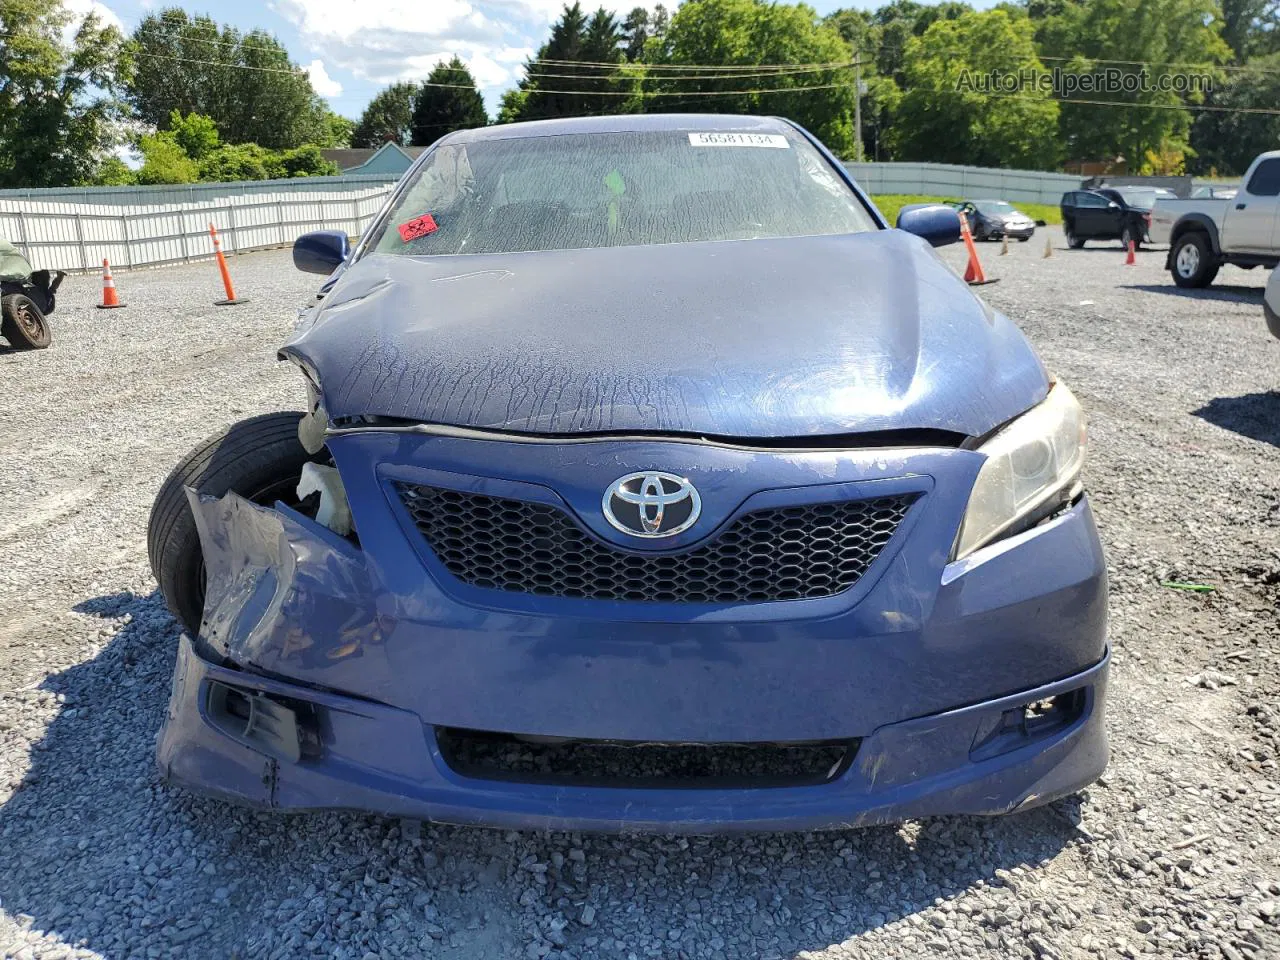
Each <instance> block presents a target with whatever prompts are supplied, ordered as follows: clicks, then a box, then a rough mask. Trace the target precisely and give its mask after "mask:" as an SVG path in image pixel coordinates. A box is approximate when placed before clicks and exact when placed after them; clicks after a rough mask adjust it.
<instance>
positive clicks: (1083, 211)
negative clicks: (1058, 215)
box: [1076, 193, 1115, 237]
mask: <svg viewBox="0 0 1280 960" xmlns="http://www.w3.org/2000/svg"><path fill="white" fill-rule="evenodd" d="M1110 202H1111V201H1110V200H1108V199H1107V198H1106V197H1104V196H1102V195H1101V194H1098V193H1078V194H1076V234H1077V235H1078V236H1081V237H1107V236H1113V235H1114V234H1115V230H1114V228H1113V227H1111V225H1110V222H1111V219H1112V217H1111V211H1110V210H1109V209H1108V204H1109V203H1110Z"/></svg>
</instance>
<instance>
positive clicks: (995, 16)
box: [891, 9, 1059, 169]
mask: <svg viewBox="0 0 1280 960" xmlns="http://www.w3.org/2000/svg"><path fill="white" fill-rule="evenodd" d="M1032 35H1033V28H1032V25H1031V22H1030V21H1029V20H1028V19H1027V17H1026V16H1025V15H1023V14H1021V13H1011V12H1010V11H1008V10H1004V9H997V10H988V11H984V12H981V13H977V12H969V13H966V14H964V15H963V16H961V17H959V18H957V19H954V20H947V19H939V20H935V21H934V22H933V24H932V25H931V26H929V27H928V29H926V30H925V32H924V34H923V35H921V36H919V37H913V38H912V39H911V40H910V41H909V42H908V43H907V48H906V54H905V59H904V63H903V76H904V78H905V83H904V85H903V93H902V97H901V100H900V102H899V103H898V105H897V110H896V112H895V116H894V127H893V130H892V136H891V139H892V142H893V147H894V150H895V156H897V157H900V158H901V159H904V160H927V161H934V162H942V163H969V164H977V165H979V166H988V167H1029V168H1033V169H1052V168H1053V167H1055V166H1056V165H1057V163H1058V159H1059V158H1058V144H1057V130H1058V104H1057V102H1056V101H1055V100H1053V99H1052V97H1051V96H1050V95H1049V94H1048V93H1046V92H1045V91H1043V90H1038V89H1031V90H1024V91H1023V92H1021V93H1013V94H1012V95H1007V96H1006V95H1002V94H1000V93H998V92H997V93H992V92H985V91H984V90H983V89H982V88H981V81H982V78H983V77H984V76H986V75H989V74H990V73H991V72H992V71H993V70H997V69H998V70H1000V71H1006V72H1012V73H1013V74H1014V75H1016V76H1027V77H1040V76H1043V75H1044V74H1045V70H1044V66H1043V65H1042V64H1041V62H1040V60H1039V58H1038V57H1037V56H1036V49H1035V43H1034V40H1033V36H1032Z"/></svg>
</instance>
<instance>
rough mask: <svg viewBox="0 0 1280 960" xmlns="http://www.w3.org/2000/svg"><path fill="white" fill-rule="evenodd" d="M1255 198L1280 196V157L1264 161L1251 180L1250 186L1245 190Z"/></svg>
mask: <svg viewBox="0 0 1280 960" xmlns="http://www.w3.org/2000/svg"><path fill="white" fill-rule="evenodd" d="M1245 189H1246V190H1247V191H1248V192H1249V193H1251V194H1253V195H1254V196H1255V197H1275V196H1280V157H1273V158H1272V159H1270V160H1263V161H1262V162H1261V163H1260V164H1258V169H1256V170H1254V171H1253V176H1252V177H1250V178H1249V186H1247V187H1246V188H1245Z"/></svg>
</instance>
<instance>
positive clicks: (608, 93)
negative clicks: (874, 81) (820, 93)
mask: <svg viewBox="0 0 1280 960" xmlns="http://www.w3.org/2000/svg"><path fill="white" fill-rule="evenodd" d="M572 79H574V80H591V79H603V78H595V77H573V78H572ZM422 86H424V87H444V88H448V89H451V90H474V89H475V87H472V86H470V85H468V84H465V83H429V82H425V81H424V82H423V84H422ZM852 86H854V84H853V83H852V82H850V83H820V84H801V85H800V86H795V87H770V88H766V89H758V90H560V89H552V90H541V89H539V88H537V87H533V88H531V89H528V90H527V91H525V92H527V93H557V94H563V95H569V96H582V97H740V96H745V95H747V94H757V93H805V92H808V91H809V90H835V89H838V88H844V87H852Z"/></svg>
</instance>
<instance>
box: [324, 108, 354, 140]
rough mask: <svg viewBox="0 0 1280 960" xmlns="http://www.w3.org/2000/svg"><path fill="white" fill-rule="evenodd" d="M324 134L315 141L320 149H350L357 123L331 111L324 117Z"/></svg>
mask: <svg viewBox="0 0 1280 960" xmlns="http://www.w3.org/2000/svg"><path fill="white" fill-rule="evenodd" d="M323 127H324V130H323V133H322V134H321V136H320V137H318V138H317V139H316V141H315V145H316V146H318V147H348V146H350V145H351V137H352V136H353V135H354V134H355V132H356V122H355V121H354V120H349V119H347V118H346V117H344V116H340V115H339V114H336V113H334V112H333V111H332V110H329V111H328V112H326V113H325V115H324V117H323Z"/></svg>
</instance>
